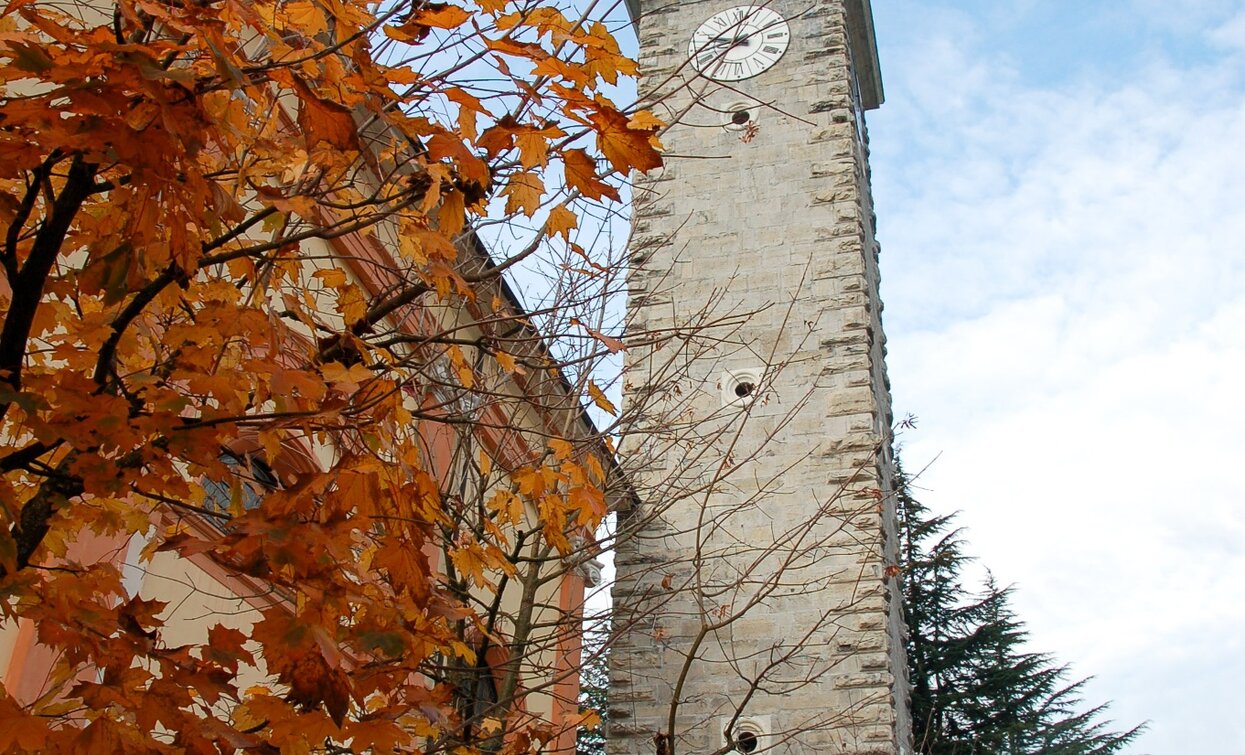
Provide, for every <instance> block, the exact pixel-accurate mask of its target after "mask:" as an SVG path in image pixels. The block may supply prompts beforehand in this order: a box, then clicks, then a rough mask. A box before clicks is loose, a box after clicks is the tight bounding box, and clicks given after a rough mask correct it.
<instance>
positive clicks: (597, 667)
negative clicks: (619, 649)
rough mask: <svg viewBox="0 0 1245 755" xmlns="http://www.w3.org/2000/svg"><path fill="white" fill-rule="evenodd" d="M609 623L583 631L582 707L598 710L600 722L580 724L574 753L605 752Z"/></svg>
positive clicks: (595, 753) (600, 754) (580, 695)
mask: <svg viewBox="0 0 1245 755" xmlns="http://www.w3.org/2000/svg"><path fill="white" fill-rule="evenodd" d="M608 636H609V624H608V623H604V624H603V625H601V626H597V627H594V628H591V629H589V630H588V631H586V632H585V633H584V649H583V657H584V663H583V666H581V667H580V672H579V707H580V708H581V709H582V710H592V711H596V714H597V715H598V716H599V717H600V719H601V724H600V725H599V726H597V727H594V728H587V727H584V726H581V727H579V731H578V732H576V735H575V755H605V727H606V724H607V723H608V720H609V719H608V715H609V701H608V697H609V684H610V673H609V647H608V646H606V645H605V638H606V637H608Z"/></svg>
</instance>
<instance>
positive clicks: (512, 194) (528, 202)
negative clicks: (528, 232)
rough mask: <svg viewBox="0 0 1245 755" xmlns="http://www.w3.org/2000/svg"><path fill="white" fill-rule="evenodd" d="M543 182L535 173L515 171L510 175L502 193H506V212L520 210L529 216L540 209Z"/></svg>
mask: <svg viewBox="0 0 1245 755" xmlns="http://www.w3.org/2000/svg"><path fill="white" fill-rule="evenodd" d="M544 193H545V182H544V181H542V180H540V176H537V175H536V174H535V173H516V174H515V175H513V176H511V177H510V181H509V182H508V183H507V184H506V188H505V189H504V190H503V191H502V194H505V195H506V213H507V214H514V213H515V212H520V211H521V212H522V213H523V214H524V215H526V216H528V217H529V218H530V217H532V216H533V215H535V214H536V211H537V210H539V209H540V198H541V197H542V196H544Z"/></svg>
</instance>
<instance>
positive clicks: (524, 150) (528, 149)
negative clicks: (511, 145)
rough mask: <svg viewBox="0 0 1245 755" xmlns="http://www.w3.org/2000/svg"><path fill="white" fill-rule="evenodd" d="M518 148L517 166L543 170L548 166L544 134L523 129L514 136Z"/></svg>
mask: <svg viewBox="0 0 1245 755" xmlns="http://www.w3.org/2000/svg"><path fill="white" fill-rule="evenodd" d="M514 141H515V144H517V145H518V146H519V164H520V165H522V166H523V167H524V168H526V169H528V170H531V169H532V168H536V167H540V168H543V167H545V166H546V165H548V164H549V142H548V141H547V137H546V135H545V133H544V132H542V131H536V130H535V129H525V130H523V131H520V132H518V133H516V134H515V135H514Z"/></svg>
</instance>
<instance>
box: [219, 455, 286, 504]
mask: <svg viewBox="0 0 1245 755" xmlns="http://www.w3.org/2000/svg"><path fill="white" fill-rule="evenodd" d="M220 460H221V462H222V463H223V464H224V465H225V466H226V467H228V468H229V472H230V475H229V478H227V479H223V480H205V481H204V482H203V489H204V491H206V492H207V497H206V499H205V500H204V502H203V506H204V508H207V509H209V510H212V511H219V512H221V513H223V514H227V513H229V512H230V511H232V510H233V502H234V495H235V491H236V495H237V496H238V497H239V500H240V502H241V503H242V510H243V511H250V510H252V509H257V508H259V505H260V504H261V503H262V502H263V500H264V496H266V495H268V494H269V493H271V492H272V491H274V490H276V489H278V488H280V487H281V482H280V481H279V480H278V479H277V473H276V472H274V471H273V470H272V467H270V466H268V463H267V462H266V461H264V460H263V459H261V458H259V457H258V456H255V455H254V454H235V453H233V452H232V451H226V452H225V453H223V454H221V457H220Z"/></svg>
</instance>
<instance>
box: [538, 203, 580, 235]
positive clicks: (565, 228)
mask: <svg viewBox="0 0 1245 755" xmlns="http://www.w3.org/2000/svg"><path fill="white" fill-rule="evenodd" d="M578 227H579V216H578V215H576V214H575V213H573V212H571V211H570V210H569V209H567V207H566V205H564V204H560V205H558V206H557V207H554V208H553V209H552V210H550V211H549V219H548V220H546V221H545V234H546V235H548V236H549V237H550V238H552V237H554V236H559V235H560V236H562V238H564V239H566V240H567V241H570V240H571V231H573V230H575V229H576V228H578Z"/></svg>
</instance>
